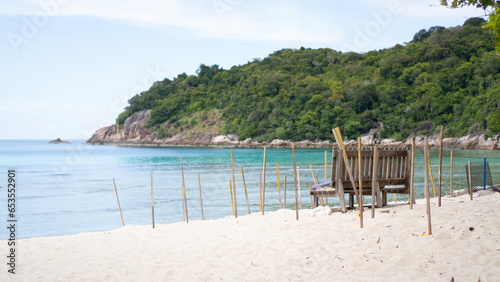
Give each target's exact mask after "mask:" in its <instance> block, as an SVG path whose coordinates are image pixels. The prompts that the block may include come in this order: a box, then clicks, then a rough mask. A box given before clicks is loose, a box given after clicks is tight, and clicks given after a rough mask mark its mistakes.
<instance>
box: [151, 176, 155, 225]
mask: <svg viewBox="0 0 500 282" xmlns="http://www.w3.org/2000/svg"><path fill="white" fill-rule="evenodd" d="M151 216H152V218H153V228H155V203H154V199H153V172H152V171H151Z"/></svg>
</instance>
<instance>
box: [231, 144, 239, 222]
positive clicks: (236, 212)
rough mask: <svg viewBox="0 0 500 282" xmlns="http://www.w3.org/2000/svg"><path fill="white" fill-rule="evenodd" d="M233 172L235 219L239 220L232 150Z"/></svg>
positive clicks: (232, 163) (232, 162)
mask: <svg viewBox="0 0 500 282" xmlns="http://www.w3.org/2000/svg"><path fill="white" fill-rule="evenodd" d="M231 171H232V172H233V195H234V217H236V218H238V205H237V204H236V179H235V177H234V159H233V150H231Z"/></svg>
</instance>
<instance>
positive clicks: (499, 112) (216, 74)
mask: <svg viewBox="0 0 500 282" xmlns="http://www.w3.org/2000/svg"><path fill="white" fill-rule="evenodd" d="M484 24H485V20H484V19H481V18H473V19H468V20H467V21H466V22H465V23H464V24H463V25H462V26H457V27H452V28H443V27H439V26H436V27H431V28H429V29H427V30H426V29H422V30H420V31H418V32H417V33H416V34H415V36H414V37H413V40H412V41H411V42H409V43H405V44H404V45H400V44H397V45H396V46H394V47H392V48H388V49H383V50H378V51H370V52H367V53H354V52H345V53H343V52H339V51H335V50H332V49H328V48H321V49H308V48H300V49H282V50H278V51H276V52H274V53H272V54H270V55H269V56H268V57H266V58H264V59H262V60H253V61H251V62H248V63H246V64H243V65H239V66H233V67H231V68H230V69H227V70H226V69H223V68H221V67H219V66H218V65H212V66H207V65H203V64H202V65H200V67H199V69H198V71H197V72H196V74H195V75H187V74H185V73H183V74H179V75H178V76H177V77H175V78H173V79H168V78H166V79H164V80H163V81H159V82H156V83H154V85H153V86H152V87H151V88H150V89H149V90H148V91H145V92H143V93H140V94H137V95H136V96H134V97H133V98H132V99H130V100H129V105H128V106H127V107H126V109H125V111H124V112H123V113H121V114H120V115H119V117H118V122H119V123H123V122H124V121H125V119H126V118H127V117H129V116H130V115H132V114H133V113H134V112H137V111H140V110H144V109H152V113H151V116H150V118H149V120H148V123H147V126H148V127H150V129H151V130H156V131H157V132H158V133H159V136H160V137H166V136H172V135H174V134H177V133H180V132H184V133H186V132H188V133H189V132H190V130H192V129H193V128H198V129H199V128H212V129H214V130H216V131H217V133H219V134H236V135H237V136H238V137H239V138H240V139H245V138H254V139H257V140H260V141H262V140H272V139H274V138H279V139H291V140H304V139H309V140H314V139H323V140H325V139H332V138H333V136H332V133H331V129H332V128H334V127H337V126H338V127H340V129H341V131H342V132H343V134H345V135H347V136H348V137H350V138H353V137H357V136H359V135H360V134H363V133H367V132H368V131H369V130H370V129H372V128H380V129H382V131H381V137H384V138H386V137H391V136H392V137H395V138H397V139H404V138H406V137H408V136H410V135H411V134H413V133H420V134H423V133H426V132H429V129H428V128H427V127H425V126H424V125H428V124H429V122H431V124H434V126H439V125H445V128H446V129H447V130H446V132H445V134H446V136H462V135H463V134H466V133H468V132H469V128H470V127H471V126H473V125H475V124H479V125H480V129H481V130H483V131H485V132H487V133H488V134H490V135H491V134H496V133H498V131H499V130H500V129H499V128H500V126H499V123H498V117H499V116H500V63H499V61H498V59H497V57H496V56H495V55H494V54H492V52H493V51H494V49H495V43H494V40H495V38H494V36H493V35H492V34H491V32H490V31H489V30H488V29H484V28H483V26H484ZM214 124H216V125H217V126H215V125H214ZM422 126H424V127H425V128H426V129H422V128H424V127H422ZM431 130H432V129H431ZM429 133H431V132H429Z"/></svg>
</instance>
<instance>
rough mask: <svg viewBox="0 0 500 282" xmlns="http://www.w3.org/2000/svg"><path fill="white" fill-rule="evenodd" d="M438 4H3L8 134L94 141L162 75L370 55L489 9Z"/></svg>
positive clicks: (80, 0) (0, 40) (0, 50)
mask: <svg viewBox="0 0 500 282" xmlns="http://www.w3.org/2000/svg"><path fill="white" fill-rule="evenodd" d="M439 2H440V1H439V0H424V1H417V0H413V1H411V0H389V1H379V0H371V1H368V0H362V1H356V2H351V1H326V0H309V1H305V0H304V1H301V0H291V1H276V0H267V1H261V0H255V1H250V0H193V1H181V0H143V1H139V0H2V2H0V62H1V64H0V71H1V75H0V86H1V89H2V90H1V92H0V120H1V121H2V122H1V124H2V126H1V130H0V139H55V138H57V137H60V138H62V139H86V138H89V137H90V135H91V134H92V133H93V132H94V131H95V130H96V129H98V128H100V127H103V126H106V125H110V124H112V123H113V122H114V120H115V119H116V117H117V116H118V114H119V113H120V112H121V111H122V109H123V107H124V106H126V101H127V100H128V99H129V98H131V97H132V96H133V95H135V94H137V93H140V92H141V91H144V90H147V89H148V88H149V87H150V86H151V84H152V83H153V82H154V81H157V80H162V79H163V78H164V77H168V78H173V77H175V76H177V74H179V73H183V72H185V73H187V74H194V73H195V71H196V69H197V68H198V66H199V65H200V64H202V63H203V64H206V65H212V64H218V65H220V66H222V67H223V68H226V69H228V68H230V67H231V66H233V65H241V64H244V63H246V62H248V61H251V60H252V59H253V58H264V57H266V56H267V55H268V54H270V53H272V52H274V51H276V50H279V49H282V48H300V47H302V46H303V47H306V48H322V47H327V48H332V49H335V50H339V51H343V52H345V51H356V52H367V51H370V50H378V49H383V48H388V47H391V46H393V45H395V44H397V43H400V44H403V43H405V42H408V41H410V40H411V39H412V38H413V35H414V34H415V33H416V32H417V31H419V30H420V29H422V28H426V29H427V28H429V27H431V26H436V25H439V26H445V27H451V26H457V25H461V24H463V22H464V21H465V20H466V19H467V18H468V17H473V16H482V15H484V12H483V11H482V10H477V9H474V8H464V9H455V10H451V9H447V8H445V7H441V6H439Z"/></svg>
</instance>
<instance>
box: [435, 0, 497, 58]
mask: <svg viewBox="0 0 500 282" xmlns="http://www.w3.org/2000/svg"><path fill="white" fill-rule="evenodd" d="M441 5H443V6H447V7H451V8H453V9H455V8H460V7H465V6H476V8H481V9H483V10H484V11H485V13H486V14H487V15H488V18H489V20H488V22H487V23H486V27H487V28H489V29H490V30H491V31H493V34H495V38H496V42H495V43H496V48H495V49H496V52H497V53H500V6H499V5H500V1H494V0H452V1H449V0H441Z"/></svg>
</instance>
